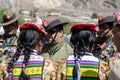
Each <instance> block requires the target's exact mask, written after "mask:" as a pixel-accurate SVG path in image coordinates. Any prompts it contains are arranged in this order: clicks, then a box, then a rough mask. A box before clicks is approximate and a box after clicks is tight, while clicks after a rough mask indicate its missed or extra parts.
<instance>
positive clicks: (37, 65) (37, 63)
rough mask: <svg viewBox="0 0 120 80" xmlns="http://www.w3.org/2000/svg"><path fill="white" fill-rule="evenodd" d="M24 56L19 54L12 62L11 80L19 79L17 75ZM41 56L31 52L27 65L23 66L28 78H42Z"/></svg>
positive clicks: (31, 79)
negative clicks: (15, 60)
mask: <svg viewBox="0 0 120 80" xmlns="http://www.w3.org/2000/svg"><path fill="white" fill-rule="evenodd" d="M23 60H24V56H20V58H19V59H18V60H17V62H16V63H14V68H13V80H19V76H20V74H21V72H22V62H23ZM43 63H44V59H43V57H41V56H39V55H34V54H32V55H31V56H30V60H29V62H28V65H27V67H26V68H25V74H26V75H27V76H28V78H29V79H28V80H42V71H43V69H42V68H43V67H42V66H43Z"/></svg>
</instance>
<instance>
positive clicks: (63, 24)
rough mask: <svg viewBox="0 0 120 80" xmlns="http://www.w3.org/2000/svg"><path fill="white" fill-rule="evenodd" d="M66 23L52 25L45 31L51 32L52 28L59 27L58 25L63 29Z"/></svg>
mask: <svg viewBox="0 0 120 80" xmlns="http://www.w3.org/2000/svg"><path fill="white" fill-rule="evenodd" d="M68 23H69V22H63V23H60V24H57V25H53V26H52V27H49V28H47V29H46V31H49V30H51V29H52V28H54V27H56V26H60V25H62V26H63V27H64V26H65V25H67V24H68Z"/></svg>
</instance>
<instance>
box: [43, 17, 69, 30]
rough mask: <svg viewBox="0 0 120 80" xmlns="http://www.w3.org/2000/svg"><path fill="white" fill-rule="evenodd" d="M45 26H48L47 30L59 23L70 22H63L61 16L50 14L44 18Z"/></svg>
mask: <svg viewBox="0 0 120 80" xmlns="http://www.w3.org/2000/svg"><path fill="white" fill-rule="evenodd" d="M43 24H44V27H46V31H48V30H50V29H51V28H54V27H57V26H59V25H62V26H64V25H66V24H68V22H62V20H60V18H58V17H57V16H48V17H47V18H46V19H45V20H43Z"/></svg>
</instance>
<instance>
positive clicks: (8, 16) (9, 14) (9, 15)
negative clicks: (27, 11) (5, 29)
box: [0, 10, 19, 26]
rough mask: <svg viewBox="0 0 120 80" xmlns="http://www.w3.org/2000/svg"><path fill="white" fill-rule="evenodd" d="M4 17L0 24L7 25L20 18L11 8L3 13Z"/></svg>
mask: <svg viewBox="0 0 120 80" xmlns="http://www.w3.org/2000/svg"><path fill="white" fill-rule="evenodd" d="M2 18H3V21H2V23H1V24H0V25H1V26H6V25H9V24H12V23H14V22H15V21H17V20H18V19H19V16H17V15H16V14H15V13H14V12H13V11H11V10H9V11H6V12H5V13H4V14H3V16H2Z"/></svg>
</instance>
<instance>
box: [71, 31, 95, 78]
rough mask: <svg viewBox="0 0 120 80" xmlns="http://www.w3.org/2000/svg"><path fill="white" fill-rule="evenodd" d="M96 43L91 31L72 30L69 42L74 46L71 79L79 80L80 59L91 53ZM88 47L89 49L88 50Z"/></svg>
mask: <svg viewBox="0 0 120 80" xmlns="http://www.w3.org/2000/svg"><path fill="white" fill-rule="evenodd" d="M95 41H96V36H95V33H94V32H93V31H91V30H74V31H73V32H72V35H71V38H70V42H71V43H72V45H73V46H74V57H75V66H74V69H73V79H74V80H81V76H80V59H81V57H82V56H83V55H85V52H91V51H90V49H92V48H93V46H94V44H95ZM88 47H89V49H88Z"/></svg>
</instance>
